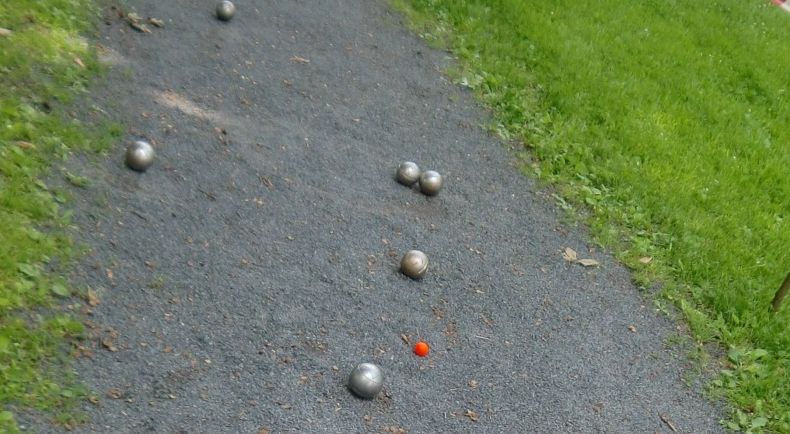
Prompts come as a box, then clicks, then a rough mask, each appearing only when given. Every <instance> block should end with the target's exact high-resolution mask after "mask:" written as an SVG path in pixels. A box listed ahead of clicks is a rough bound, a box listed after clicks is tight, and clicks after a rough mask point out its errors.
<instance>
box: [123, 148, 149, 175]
mask: <svg viewBox="0 0 790 434" xmlns="http://www.w3.org/2000/svg"><path fill="white" fill-rule="evenodd" d="M153 162H154V148H153V146H151V145H150V144H149V143H148V142H145V141H142V140H138V141H136V142H134V143H132V144H131V145H129V147H128V148H126V165H127V166H129V167H130V168H132V169H134V170H137V171H138V172H145V170H146V169H148V168H149V167H151V164H153Z"/></svg>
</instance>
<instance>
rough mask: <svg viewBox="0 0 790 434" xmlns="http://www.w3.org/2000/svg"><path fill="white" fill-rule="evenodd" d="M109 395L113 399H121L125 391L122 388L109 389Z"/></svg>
mask: <svg viewBox="0 0 790 434" xmlns="http://www.w3.org/2000/svg"><path fill="white" fill-rule="evenodd" d="M107 396H109V397H110V398H112V399H121V398H123V392H122V391H121V389H118V388H112V389H110V390H108V391H107Z"/></svg>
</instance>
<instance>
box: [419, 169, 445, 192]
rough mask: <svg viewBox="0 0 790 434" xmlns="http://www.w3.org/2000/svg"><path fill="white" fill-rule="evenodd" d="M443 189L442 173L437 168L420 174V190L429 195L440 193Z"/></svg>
mask: <svg viewBox="0 0 790 434" xmlns="http://www.w3.org/2000/svg"><path fill="white" fill-rule="evenodd" d="M441 189H442V175H440V174H439V172H437V171H435V170H426V171H425V172H423V173H422V175H420V191H422V192H423V193H424V194H427V195H428V196H433V195H435V194H437V193H439V190H441Z"/></svg>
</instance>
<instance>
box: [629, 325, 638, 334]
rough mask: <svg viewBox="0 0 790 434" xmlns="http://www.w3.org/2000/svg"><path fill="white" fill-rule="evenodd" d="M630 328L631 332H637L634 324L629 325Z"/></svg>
mask: <svg viewBox="0 0 790 434" xmlns="http://www.w3.org/2000/svg"><path fill="white" fill-rule="evenodd" d="M628 330H629V331H631V333H636V327H635V326H633V325H630V326H628Z"/></svg>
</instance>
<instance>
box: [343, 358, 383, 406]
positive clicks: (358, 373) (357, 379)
mask: <svg viewBox="0 0 790 434" xmlns="http://www.w3.org/2000/svg"><path fill="white" fill-rule="evenodd" d="M383 387H384V373H383V372H381V368H379V367H378V366H376V365H374V364H373V363H360V364H359V365H357V367H356V368H354V370H353V371H351V375H349V376H348V388H349V389H351V391H352V392H354V394H356V395H357V396H359V397H360V398H364V399H373V398H375V397H376V395H378V394H379V392H381V389H382V388H383Z"/></svg>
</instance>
